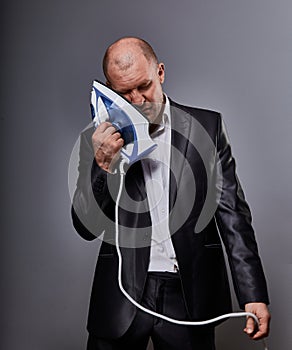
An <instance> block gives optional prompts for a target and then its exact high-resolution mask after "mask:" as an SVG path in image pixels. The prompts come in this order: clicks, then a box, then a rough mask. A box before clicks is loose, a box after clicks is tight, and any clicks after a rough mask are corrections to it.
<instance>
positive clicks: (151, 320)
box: [87, 272, 215, 350]
mask: <svg viewBox="0 0 292 350" xmlns="http://www.w3.org/2000/svg"><path fill="white" fill-rule="evenodd" d="M141 304H142V305H143V306H145V307H146V308H148V309H150V310H153V311H156V312H158V313H162V314H163V315H166V316H169V317H172V318H175V319H178V320H187V319H188V317H187V313H186V308H185V305H184V301H183V296H182V289H181V283H180V277H179V275H178V274H174V273H171V272H169V273H168V272H152V273H149V274H148V278H147V282H146V287H145V292H144V296H143V299H142V302H141ZM150 337H151V339H152V342H153V346H154V349H155V350H182V349H183V350H215V340H214V338H215V336H214V327H209V326H208V327H206V326H183V325H177V324H174V323H170V322H168V321H165V320H162V319H160V318H157V317H154V316H152V315H149V314H147V313H145V312H144V311H141V310H139V309H138V310H137V314H136V316H135V318H134V320H133V322H132V324H131V325H130V327H129V329H128V330H127V332H126V333H125V334H124V335H123V336H122V337H121V338H119V339H102V338H96V337H95V336H94V335H93V334H89V337H88V342H87V350H146V348H147V344H148V341H149V338H150Z"/></svg>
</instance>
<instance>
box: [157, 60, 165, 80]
mask: <svg viewBox="0 0 292 350" xmlns="http://www.w3.org/2000/svg"><path fill="white" fill-rule="evenodd" d="M158 76H159V80H160V84H163V82H164V78H165V70H164V63H159V64H158Z"/></svg>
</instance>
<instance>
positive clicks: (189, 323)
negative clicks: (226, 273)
mask: <svg viewBox="0 0 292 350" xmlns="http://www.w3.org/2000/svg"><path fill="white" fill-rule="evenodd" d="M123 167H124V161H122V162H121V164H120V187H119V192H118V195H117V199H116V205H115V229H116V238H115V243H116V250H117V254H118V261H119V265H118V283H119V287H120V290H121V292H122V293H123V294H124V296H125V297H126V298H127V299H128V300H129V301H130V302H131V303H132V304H134V305H135V306H136V307H137V308H138V309H140V310H142V311H144V312H146V313H148V314H150V315H152V316H155V317H159V318H161V319H163V320H166V321H168V322H171V323H175V324H179V325H185V326H203V325H207V324H210V323H214V322H217V321H220V320H223V319H225V318H231V317H247V316H249V317H252V318H253V319H254V321H255V322H256V324H257V325H258V326H259V320H258V318H257V316H256V315H255V314H253V313H251V312H232V313H229V314H224V315H221V316H218V317H214V318H211V319H209V320H205V321H181V320H176V319H173V318H171V317H167V316H165V315H162V314H159V313H157V312H155V311H152V310H149V309H147V308H145V307H144V306H142V305H140V304H139V303H137V301H136V300H134V299H133V298H132V297H131V296H130V295H129V294H128V293H127V292H126V290H125V289H124V287H123V283H122V254H121V251H120V247H119V221H118V217H119V202H120V198H121V194H122V189H123V184H124V177H125V173H124V169H123ZM262 342H263V346H264V350H268V346H267V343H266V341H265V339H262Z"/></svg>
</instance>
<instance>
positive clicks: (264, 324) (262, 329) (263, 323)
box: [252, 317, 269, 340]
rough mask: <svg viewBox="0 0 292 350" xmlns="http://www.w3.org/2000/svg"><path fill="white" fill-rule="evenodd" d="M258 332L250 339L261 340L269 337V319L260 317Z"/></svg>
mask: <svg viewBox="0 0 292 350" xmlns="http://www.w3.org/2000/svg"><path fill="white" fill-rule="evenodd" d="M259 323H260V324H259V328H258V331H257V332H256V333H255V334H254V335H253V337H252V339H255V340H256V339H262V338H264V337H267V336H268V335H269V317H262V318H260V320H259Z"/></svg>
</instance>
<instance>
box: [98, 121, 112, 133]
mask: <svg viewBox="0 0 292 350" xmlns="http://www.w3.org/2000/svg"><path fill="white" fill-rule="evenodd" d="M111 126H112V124H111V123H110V122H103V123H100V124H99V125H98V127H97V128H96V130H98V131H100V132H104V131H105V130H106V129H108V128H109V127H111Z"/></svg>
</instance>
